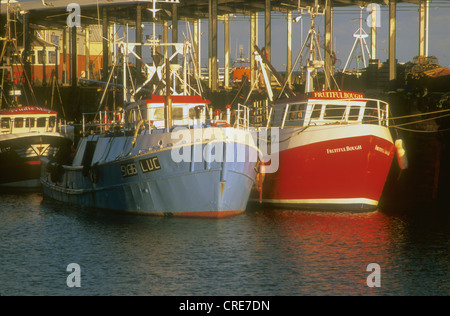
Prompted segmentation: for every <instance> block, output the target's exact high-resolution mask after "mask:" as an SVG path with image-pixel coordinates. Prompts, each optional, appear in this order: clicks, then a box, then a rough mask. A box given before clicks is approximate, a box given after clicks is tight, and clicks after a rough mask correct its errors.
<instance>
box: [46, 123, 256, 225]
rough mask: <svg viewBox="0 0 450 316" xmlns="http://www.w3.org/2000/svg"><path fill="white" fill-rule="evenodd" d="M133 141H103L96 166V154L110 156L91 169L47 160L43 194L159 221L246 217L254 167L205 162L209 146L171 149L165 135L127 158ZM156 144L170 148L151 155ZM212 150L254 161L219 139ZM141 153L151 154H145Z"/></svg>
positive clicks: (249, 150)
mask: <svg viewBox="0 0 450 316" xmlns="http://www.w3.org/2000/svg"><path fill="white" fill-rule="evenodd" d="M230 130H232V129H230ZM239 133H242V132H239ZM241 136H242V135H241ZM129 138H130V137H122V138H116V139H113V138H109V139H108V138H107V137H105V138H102V139H99V140H98V144H97V147H99V148H97V149H96V154H95V155H94V161H95V160H96V158H95V157H96V156H97V152H98V153H99V154H100V153H102V152H103V153H106V152H107V153H109V154H107V155H106V158H102V159H103V161H98V162H97V163H93V164H92V166H91V167H88V168H86V167H83V166H57V165H54V164H49V161H48V160H46V159H43V168H42V175H41V183H42V187H43V192H44V194H45V195H46V196H48V197H50V198H53V199H55V200H59V201H62V202H66V203H71V204H76V205H82V206H87V207H94V208H100V209H107V210H114V211H123V212H128V213H133V214H145V215H156V216H183V217H211V218H221V217H227V216H232V215H237V214H240V213H242V212H244V211H245V209H246V207H247V202H248V199H249V195H250V192H251V188H252V186H253V184H254V179H255V177H256V171H255V165H256V161H254V162H251V161H249V159H245V160H243V161H236V160H235V158H236V156H235V155H232V156H233V157H234V158H231V159H228V160H226V159H223V161H214V160H212V159H211V161H205V160H204V159H203V158H202V157H197V158H195V157H194V156H195V154H196V153H197V154H200V155H202V154H203V153H205V152H207V151H208V150H210V147H211V141H201V142H197V143H192V144H184V145H177V144H175V145H173V143H168V139H167V135H155V136H153V135H145V136H139V137H138V138H137V141H136V146H135V148H141V149H140V150H137V151H135V150H136V149H132V150H131V152H130V153H129V154H125V155H124V153H128V148H126V147H127V146H128V145H127V144H130V143H132V142H131V141H130V139H129ZM231 139H233V137H231ZM155 142H156V143H159V144H161V143H164V144H167V147H165V146H164V145H162V146H159V147H158V148H159V149H156V150H153V149H152V148H155V146H151V145H152V144H154V143H155ZM103 144H105V147H102V146H103ZM119 144H121V145H119ZM144 144H145V145H144ZM214 144H215V145H214V146H215V148H219V147H222V148H223V152H231V151H233V152H234V153H238V152H244V153H245V155H253V156H254V157H256V147H254V146H249V145H247V144H245V143H243V142H239V141H232V140H231V141H224V140H223V139H215V140H214ZM208 146H209V147H208ZM120 148H122V149H121V150H120V151H121V152H122V157H121V158H119V159H116V158H115V156H116V154H114V151H115V150H117V151H119V149H120ZM142 148H149V149H150V150H147V152H145V153H143V152H142V151H143V150H142ZM173 150H175V152H176V153H180V152H182V153H186V152H188V151H189V152H190V153H189V155H187V156H186V157H191V158H194V159H192V160H189V159H187V160H189V161H177V159H174V157H173ZM134 151H135V152H134ZM139 152H141V153H139ZM225 156H226V155H223V157H225ZM178 158H179V157H178ZM200 158H202V159H200Z"/></svg>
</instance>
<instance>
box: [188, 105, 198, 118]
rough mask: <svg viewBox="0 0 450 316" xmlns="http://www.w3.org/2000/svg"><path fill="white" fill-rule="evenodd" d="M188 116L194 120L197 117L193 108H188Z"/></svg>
mask: <svg viewBox="0 0 450 316" xmlns="http://www.w3.org/2000/svg"><path fill="white" fill-rule="evenodd" d="M189 118H190V119H191V120H195V119H196V118H197V111H196V110H195V108H190V109H189Z"/></svg>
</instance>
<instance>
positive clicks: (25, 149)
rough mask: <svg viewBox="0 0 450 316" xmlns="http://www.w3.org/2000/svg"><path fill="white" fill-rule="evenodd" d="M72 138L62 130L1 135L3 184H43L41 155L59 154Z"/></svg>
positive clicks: (0, 178)
mask: <svg viewBox="0 0 450 316" xmlns="http://www.w3.org/2000/svg"><path fill="white" fill-rule="evenodd" d="M70 143H71V141H70V140H69V139H67V138H65V137H64V136H62V135H61V134H59V133H54V134H50V133H48V134H42V135H39V134H38V135H36V133H30V134H22V135H20V134H19V135H2V136H0V187H3V188H17V189H37V188H39V187H40V181H39V177H40V170H41V162H40V159H41V157H48V156H53V155H56V154H57V153H58V151H59V149H60V148H61V147H62V146H65V148H70Z"/></svg>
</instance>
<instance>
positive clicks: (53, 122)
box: [48, 116, 56, 128]
mask: <svg viewBox="0 0 450 316" xmlns="http://www.w3.org/2000/svg"><path fill="white" fill-rule="evenodd" d="M55 126H56V117H54V116H51V117H50V118H49V120H48V127H50V128H53V127H55Z"/></svg>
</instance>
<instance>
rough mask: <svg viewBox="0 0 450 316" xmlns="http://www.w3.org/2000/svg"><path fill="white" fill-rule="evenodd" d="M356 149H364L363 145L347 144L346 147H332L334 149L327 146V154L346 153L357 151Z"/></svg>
mask: <svg viewBox="0 0 450 316" xmlns="http://www.w3.org/2000/svg"><path fill="white" fill-rule="evenodd" d="M355 150H362V145H356V146H345V147H339V148H332V149H329V148H327V154H337V153H345V152H349V151H355Z"/></svg>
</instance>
